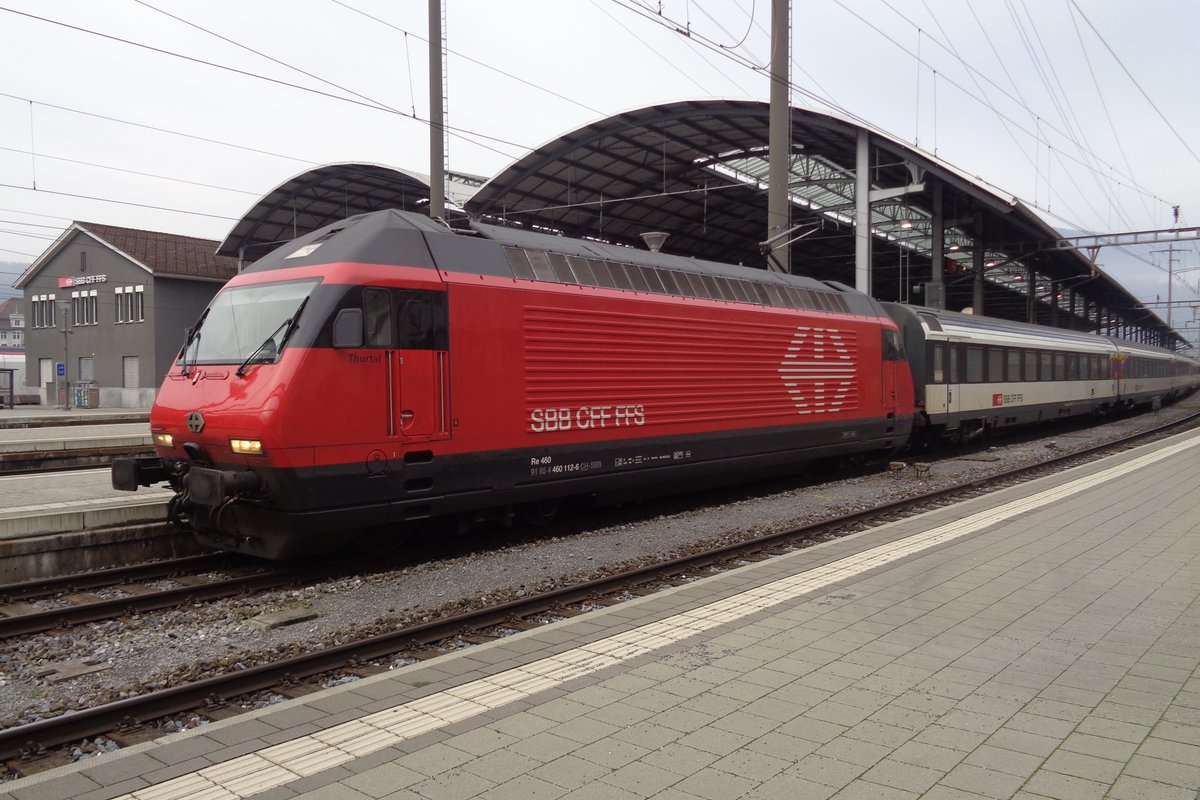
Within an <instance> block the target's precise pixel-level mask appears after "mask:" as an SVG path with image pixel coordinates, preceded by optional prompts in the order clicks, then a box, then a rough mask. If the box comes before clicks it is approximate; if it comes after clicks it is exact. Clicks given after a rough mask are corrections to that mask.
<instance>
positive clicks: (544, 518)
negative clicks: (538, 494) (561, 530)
mask: <svg viewBox="0 0 1200 800" xmlns="http://www.w3.org/2000/svg"><path fill="white" fill-rule="evenodd" d="M561 513H562V501H561V500H535V501H534V502H532V503H522V504H521V505H519V506H517V518H518V519H520V520H521V521H522V522H524V523H525V524H526V525H531V526H533V527H535V528H537V527H541V526H543V525H549V524H550V523H551V522H554V520H556V519H558V515H559V514H561Z"/></svg>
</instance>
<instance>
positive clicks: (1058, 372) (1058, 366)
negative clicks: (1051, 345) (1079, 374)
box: [1054, 353, 1068, 381]
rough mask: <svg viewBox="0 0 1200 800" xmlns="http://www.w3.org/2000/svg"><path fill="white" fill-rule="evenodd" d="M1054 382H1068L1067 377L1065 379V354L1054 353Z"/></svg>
mask: <svg viewBox="0 0 1200 800" xmlns="http://www.w3.org/2000/svg"><path fill="white" fill-rule="evenodd" d="M1054 380H1056V381H1065V380H1068V377H1067V354H1066V353H1055V354H1054Z"/></svg>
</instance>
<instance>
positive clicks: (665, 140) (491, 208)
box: [218, 100, 1182, 345]
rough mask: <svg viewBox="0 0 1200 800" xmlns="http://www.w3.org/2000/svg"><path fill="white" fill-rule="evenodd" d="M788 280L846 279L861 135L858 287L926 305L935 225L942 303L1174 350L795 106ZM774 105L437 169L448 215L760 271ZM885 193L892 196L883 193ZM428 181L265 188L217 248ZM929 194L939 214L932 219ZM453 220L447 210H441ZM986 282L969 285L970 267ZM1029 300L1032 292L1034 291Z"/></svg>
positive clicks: (1006, 214)
mask: <svg viewBox="0 0 1200 800" xmlns="http://www.w3.org/2000/svg"><path fill="white" fill-rule="evenodd" d="M790 126H791V142H792V147H791V153H790V164H789V169H788V178H789V186H788V194H789V198H790V203H789V208H790V212H789V213H790V217H791V225H792V226H794V229H793V233H792V234H791V235H792V236H793V237H794V241H793V242H792V244H791V246H790V258H789V263H788V264H787V265H786V266H787V268H789V269H790V270H791V271H792V272H793V273H795V274H800V275H805V276H807V277H812V278H816V279H819V280H836V281H840V282H842V283H846V284H849V285H854V284H855V197H854V194H855V183H856V181H855V177H856V172H857V169H858V160H857V159H858V145H859V137H860V133H865V135H866V142H867V154H868V162H867V163H868V165H869V184H870V187H871V190H872V194H873V195H877V196H885V199H877V200H874V201H873V202H872V203H871V205H870V220H871V222H870V227H871V248H870V250H871V255H870V273H871V293H872V294H873V295H874V296H875V297H876V298H878V299H880V300H890V301H898V302H909V303H914V304H924V302H925V299H924V296H925V294H924V293H925V292H926V291H927V290H928V289H927V284H928V283H929V282H930V280H931V278H932V275H933V269H934V266H935V263H936V262H935V259H934V258H933V256H932V249H933V246H934V242H935V240H936V239H935V236H934V230H933V228H934V224H935V220H939V219H940V221H941V228H942V243H941V244H942V248H941V249H942V253H941V261H942V275H943V280H944V292H945V303H944V305H945V307H946V308H949V309H953V310H962V309H965V308H971V307H973V306H974V305H976V304H978V301H979V300H980V299H981V300H982V308H973V311H974V312H975V313H984V314H987V315H988V316H993V317H1000V318H1005V319H1014V320H1031V321H1036V322H1039V323H1042V324H1049V325H1057V326H1059V327H1069V328H1075V329H1078V330H1094V331H1100V332H1107V331H1112V332H1114V333H1119V334H1121V335H1125V336H1128V337H1129V338H1137V339H1141V340H1143V341H1148V342H1153V343H1157V344H1165V345H1170V344H1173V343H1178V342H1182V339H1181V338H1180V337H1179V336H1178V334H1175V333H1174V332H1173V331H1170V330H1169V328H1168V327H1167V325H1166V324H1165V323H1164V322H1163V321H1162V320H1161V319H1160V318H1159V317H1158V316H1157V315H1156V314H1155V313H1154V312H1153V311H1151V310H1149V309H1147V308H1146V307H1145V306H1144V305H1143V304H1141V303H1140V302H1139V301H1138V300H1137V299H1136V298H1135V297H1133V296H1132V295H1131V294H1130V293H1129V292H1128V291H1126V290H1125V289H1124V288H1123V287H1122V286H1121V285H1120V284H1119V283H1118V282H1116V281H1115V280H1114V279H1112V278H1111V277H1110V276H1109V275H1107V274H1105V273H1104V272H1103V271H1102V270H1100V269H1099V268H1097V267H1096V266H1095V265H1094V264H1093V263H1092V262H1091V261H1090V260H1089V259H1088V258H1087V257H1086V256H1085V255H1084V254H1083V253H1081V252H1079V251H1078V250H1075V249H1072V248H1069V247H1063V246H1062V245H1061V243H1060V235H1059V233H1058V232H1057V231H1055V230H1054V229H1053V228H1052V227H1050V226H1049V225H1047V224H1046V223H1045V222H1043V221H1042V220H1041V218H1040V217H1038V216H1037V215H1036V214H1035V213H1033V211H1031V210H1030V209H1029V208H1027V207H1026V206H1024V205H1022V204H1021V203H1020V202H1019V201H1017V200H1016V199H1015V198H1012V197H1007V196H1004V195H1002V194H999V193H997V192H996V191H995V189H994V188H993V187H990V186H987V185H985V184H984V183H982V182H981V181H980V180H978V179H976V178H972V177H970V176H968V175H966V174H964V173H963V172H961V171H960V170H958V169H956V168H955V167H953V166H951V165H949V164H947V163H945V162H943V161H940V160H938V159H936V158H933V157H931V156H930V155H929V154H927V153H923V152H920V151H918V150H914V149H912V148H911V147H909V146H908V145H906V144H904V143H903V142H901V141H899V140H897V139H895V138H894V137H891V136H890V135H888V134H886V133H882V132H880V131H877V130H874V129H870V128H866V127H864V126H863V125H862V124H860V123H858V122H855V121H852V120H848V119H844V118H841V117H838V116H834V115H830V114H826V113H821V112H815V111H811V110H806V109H800V108H792V109H791V111H790ZM768 133H769V107H768V105H767V104H766V103H761V102H757V101H736V100H695V101H681V102H675V103H666V104H661V105H655V106H650V107H647V108H641V109H637V110H634V111H629V112H626V113H623V114H618V115H616V116H612V117H608V118H605V119H602V120H599V121H597V122H594V123H591V124H589V125H586V126H584V127H581V128H579V129H577V130H574V131H571V132H569V133H566V134H564V135H562V136H560V137H558V138H557V139H554V140H552V141H550V142H549V143H547V144H545V145H543V146H541V147H539V148H537V149H536V150H533V151H531V152H530V153H529V154H527V155H526V156H524V157H522V158H521V159H519V160H517V161H515V162H514V163H513V164H511V165H510V166H508V167H507V168H506V169H504V170H503V171H502V172H500V173H499V174H498V175H496V176H494V177H493V178H491V179H490V180H486V181H485V180H484V179H482V178H479V177H477V176H471V175H463V174H450V175H448V180H447V199H448V201H449V202H450V203H451V204H452V205H453V206H454V213H456V214H458V213H462V212H465V213H466V215H469V216H470V217H471V218H474V219H476V220H479V221H483V222H489V223H499V224H504V225H511V226H517V227H521V228H525V229H528V230H536V231H541V232H548V233H560V234H562V235H565V236H571V237H582V238H592V239H597V240H601V241H605V242H612V243H615V244H623V245H628V246H631V247H645V245H644V244H643V241H642V239H641V234H643V233H648V232H663V233H666V234H669V237H668V238H667V240H666V243H665V244H664V245H663V247H662V250H663V252H665V253H672V254H675V255H683V256H694V257H697V258H704V259H710V260H715V261H724V262H728V263H734V264H744V265H746V266H750V267H758V268H763V269H766V268H768V262H767V258H766V256H765V255H764V247H763V242H764V240H766V239H767V222H766V220H767V176H768V172H769V163H770V162H769V158H768V156H769V153H768V146H767V143H768ZM887 195H891V196H887ZM428 200H429V185H428V178H427V177H426V176H424V175H420V174H418V173H412V172H407V171H404V170H399V169H394V168H390V167H384V166H381V165H376V164H338V165H331V166H327V167H320V168H318V169H314V170H311V171H309V172H306V173H302V174H301V175H297V176H296V177H294V178H292V179H291V180H289V181H287V182H285V183H283V184H282V185H280V186H279V187H278V188H276V189H275V190H273V191H272V192H270V193H269V194H267V195H266V196H264V198H263V199H262V200H261V201H259V203H257V204H256V205H255V206H254V207H253V208H252V209H250V211H248V212H247V214H246V215H245V216H244V217H243V218H242V219H241V220H240V221H239V222H238V223H237V224H236V225H235V226H234V228H233V230H232V231H231V232H230V234H229V235H228V237H226V239H225V241H224V242H223V243H222V244H221V247H220V249H219V250H218V253H220V254H222V255H233V256H237V255H239V254H241V255H242V256H243V257H244V259H245V260H246V261H247V262H249V261H253V260H254V259H255V258H258V257H261V256H262V255H264V254H265V253H266V252H267V251H269V249H270V246H272V245H274V244H276V243H278V242H280V241H286V240H288V239H291V238H293V237H295V236H297V235H302V234H304V233H307V232H310V231H312V230H315V229H317V228H319V227H322V226H323V225H326V224H329V223H332V222H336V221H338V220H341V219H344V218H346V217H348V216H353V215H355V214H359V213H363V212H365V211H374V210H380V209H384V208H400V209H405V210H420V211H425V210H427V209H428ZM939 202H940V212H939V210H938V209H939ZM451 222H453V220H451ZM977 275H980V276H982V277H981V278H979V279H978V280H979V281H980V282H981V287H980V288H977V287H976V281H977V278H976V276H977ZM1031 292H1032V300H1031Z"/></svg>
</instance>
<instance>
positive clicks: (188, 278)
mask: <svg viewBox="0 0 1200 800" xmlns="http://www.w3.org/2000/svg"><path fill="white" fill-rule="evenodd" d="M217 244H218V243H217V242H215V241H211V240H208V239H198V238H195V237H191V236H180V235H178V234H173V233H160V232H157V231H145V230H136V229H132V228H121V227H117V226H114V225H101V224H97V223H92V222H74V223H72V224H71V226H70V227H69V228H67V230H66V231H64V232H63V234H62V235H61V236H59V237H58V239H57V240H56V241H55V242H54V244H53V245H51V246H50V248H49V249H48V250H47V251H46V252H45V253H43V254H42V255H41V256H39V257H38V259H37V260H36V261H34V262H33V264H31V265H30V266H29V269H27V270H26V271H25V273H24V274H23V275H21V277H20V278H18V279H17V281H16V283H15V284H14V285H15V286H16V288H18V289H21V290H23V291H24V293H25V303H24V305H25V310H26V313H25V330H24V345H25V380H24V384H25V387H26V389H25V391H27V392H30V393H36V394H37V395H38V396H39V399H40V401H41V402H42V403H44V404H47V405H68V404H69V405H72V406H100V407H125V408H138V407H149V406H150V405H151V404H152V403H153V402H154V395H155V392H156V391H157V389H158V386H159V384H160V383H161V382H162V380H163V377H164V376H165V375H166V373H167V371H168V369H170V366H171V364H172V363H173V362H174V360H175V357H176V355H177V354H178V351H179V348H180V346H181V345H182V343H183V338H184V333H185V331H186V330H187V328H188V327H189V326H190V325H191V324H192V323H193V322H195V320H196V319H197V318H198V317H199V316H200V314H201V313H202V312H203V311H204V308H205V307H206V306H207V305H208V303H209V301H211V300H212V298H213V296H214V295H215V294H216V293H217V291H218V290H219V289H220V288H221V286H222V285H223V284H224V283H225V282H226V281H227V280H229V279H230V278H232V277H233V276H234V274H236V272H237V260H236V259H233V258H226V257H224V256H218V255H216V254H215V252H216V249H217Z"/></svg>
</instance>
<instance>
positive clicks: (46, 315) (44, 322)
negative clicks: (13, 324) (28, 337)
mask: <svg viewBox="0 0 1200 800" xmlns="http://www.w3.org/2000/svg"><path fill="white" fill-rule="evenodd" d="M32 316H33V327H35V328H53V327H54V326H55V325H56V324H58V320H57V319H56V318H55V311H54V295H52V294H35V295H34V296H33V314H32Z"/></svg>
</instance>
